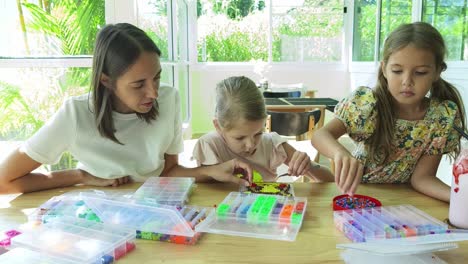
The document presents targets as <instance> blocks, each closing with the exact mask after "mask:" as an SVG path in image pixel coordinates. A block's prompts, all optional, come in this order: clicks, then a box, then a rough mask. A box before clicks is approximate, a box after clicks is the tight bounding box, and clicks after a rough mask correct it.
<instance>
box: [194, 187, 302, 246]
mask: <svg viewBox="0 0 468 264" xmlns="http://www.w3.org/2000/svg"><path fill="white" fill-rule="evenodd" d="M306 206H307V199H306V198H302V197H285V196H278V195H265V194H253V193H250V194H249V193H239V192H232V193H230V194H229V195H228V196H227V197H226V198H225V199H224V200H223V201H222V202H221V203H220V204H218V206H217V208H216V210H213V211H212V212H211V213H210V214H209V215H208V216H207V218H206V219H205V220H204V221H203V222H201V223H200V224H199V225H198V226H197V227H196V228H195V230H196V231H199V232H208V233H217V234H226V235H234V236H246V237H254V238H265V239H275V240H286V241H294V240H295V239H296V236H297V233H298V232H299V229H300V228H301V225H302V220H303V218H304V214H305V210H306Z"/></svg>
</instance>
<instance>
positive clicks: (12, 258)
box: [0, 248, 80, 264]
mask: <svg viewBox="0 0 468 264" xmlns="http://www.w3.org/2000/svg"><path fill="white" fill-rule="evenodd" d="M0 263H5V264H30V263H41V264H43V263H44V264H80V263H79V262H76V261H71V260H67V259H64V258H58V257H52V256H49V255H47V254H42V253H39V252H37V251H32V250H29V249H26V248H14V249H12V250H10V251H8V252H6V253H5V254H2V255H0Z"/></svg>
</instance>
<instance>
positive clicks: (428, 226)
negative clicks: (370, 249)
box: [333, 205, 448, 242]
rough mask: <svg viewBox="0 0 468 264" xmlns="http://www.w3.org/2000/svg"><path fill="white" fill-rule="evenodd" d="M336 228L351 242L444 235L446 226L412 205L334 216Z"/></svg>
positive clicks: (343, 212) (353, 211)
mask: <svg viewBox="0 0 468 264" xmlns="http://www.w3.org/2000/svg"><path fill="white" fill-rule="evenodd" d="M333 218H334V222H335V226H336V228H338V229H339V230H340V231H341V232H343V233H344V235H345V236H346V237H347V238H349V239H350V240H352V241H353V242H368V241H371V240H375V239H388V238H399V237H411V236H424V235H429V234H439V233H445V232H447V229H448V225H447V224H444V223H443V222H441V221H439V220H437V219H435V218H433V217H431V216H429V215H428V214H426V213H424V212H423V211H421V210H419V209H417V208H416V207H414V206H411V205H398V206H382V207H374V208H367V209H354V210H342V211H335V212H333Z"/></svg>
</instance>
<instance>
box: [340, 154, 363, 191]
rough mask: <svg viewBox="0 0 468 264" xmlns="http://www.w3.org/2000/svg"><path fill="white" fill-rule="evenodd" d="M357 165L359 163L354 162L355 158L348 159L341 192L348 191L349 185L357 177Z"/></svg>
mask: <svg viewBox="0 0 468 264" xmlns="http://www.w3.org/2000/svg"><path fill="white" fill-rule="evenodd" d="M358 166H359V163H357V162H355V160H350V164H349V170H348V176H347V177H346V182H345V183H344V185H343V192H345V193H349V192H350V189H351V186H352V185H353V183H354V181H355V179H356V177H357V175H356V174H357V170H358ZM351 195H352V194H351Z"/></svg>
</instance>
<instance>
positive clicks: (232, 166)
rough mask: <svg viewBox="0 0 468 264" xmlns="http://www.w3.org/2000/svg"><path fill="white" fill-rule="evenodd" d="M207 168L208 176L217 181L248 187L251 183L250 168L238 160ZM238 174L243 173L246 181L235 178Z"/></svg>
mask: <svg viewBox="0 0 468 264" xmlns="http://www.w3.org/2000/svg"><path fill="white" fill-rule="evenodd" d="M207 168H208V169H209V173H208V175H209V176H210V177H212V178H213V179H215V180H217V181H221V182H234V183H237V184H242V185H245V186H249V185H250V182H252V167H251V166H250V165H249V164H247V163H245V162H243V161H240V160H238V159H232V160H230V161H226V162H224V163H221V164H218V165H212V166H209V167H207ZM240 172H244V173H245V174H246V176H247V180H245V179H242V178H239V177H237V176H236V174H238V173H240Z"/></svg>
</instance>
